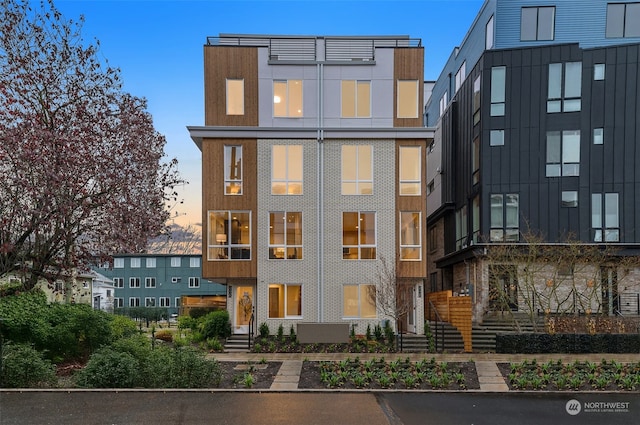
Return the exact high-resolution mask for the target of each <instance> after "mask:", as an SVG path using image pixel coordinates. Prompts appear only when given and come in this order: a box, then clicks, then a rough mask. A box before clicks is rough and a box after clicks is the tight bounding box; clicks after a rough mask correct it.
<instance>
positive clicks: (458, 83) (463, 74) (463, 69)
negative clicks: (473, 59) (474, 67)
mask: <svg viewBox="0 0 640 425" xmlns="http://www.w3.org/2000/svg"><path fill="white" fill-rule="evenodd" d="M466 79H467V61H463V62H462V64H461V65H460V67H459V68H458V70H457V71H456V75H455V85H454V90H453V92H454V93H458V90H460V88H461V87H462V84H464V81H465V80H466Z"/></svg>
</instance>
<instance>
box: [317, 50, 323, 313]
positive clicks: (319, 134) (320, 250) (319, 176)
mask: <svg viewBox="0 0 640 425" xmlns="http://www.w3.org/2000/svg"><path fill="white" fill-rule="evenodd" d="M323 71H324V69H323V64H322V62H318V64H317V72H316V75H317V84H316V87H317V91H318V93H317V96H318V130H317V135H316V141H317V146H318V151H317V152H318V160H317V166H318V169H317V182H318V183H317V184H318V196H317V199H318V209H317V211H318V213H317V214H318V257H317V258H318V260H317V266H318V322H319V323H322V322H324V207H323V202H324V195H323V193H324V145H323V137H324V135H323V130H322V121H323V119H322V115H323V111H322V107H323V105H324V102H323V94H322V78H323Z"/></svg>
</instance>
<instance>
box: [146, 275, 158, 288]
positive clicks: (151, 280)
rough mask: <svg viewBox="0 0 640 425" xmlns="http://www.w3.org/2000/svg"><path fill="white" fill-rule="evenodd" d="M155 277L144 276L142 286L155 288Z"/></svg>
mask: <svg viewBox="0 0 640 425" xmlns="http://www.w3.org/2000/svg"><path fill="white" fill-rule="evenodd" d="M156 284H157V282H156V278H155V277H145V278H144V287H145V288H155V287H156Z"/></svg>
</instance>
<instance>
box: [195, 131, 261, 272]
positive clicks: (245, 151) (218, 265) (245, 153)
mask: <svg viewBox="0 0 640 425" xmlns="http://www.w3.org/2000/svg"><path fill="white" fill-rule="evenodd" d="M256 143H257V141H256V140H255V139H204V140H203V141H202V253H203V256H202V277H203V278H205V279H215V278H235V277H245V278H248V277H251V278H255V277H256V276H257V272H258V268H257V260H256V259H257V255H258V251H257V236H256V235H257V223H258V214H257V208H258V196H257V187H258V179H257V168H256V164H257V146H256ZM225 145H235V146H242V167H243V170H242V193H243V194H242V195H234V196H230V195H229V196H227V195H225V194H224V146H225ZM213 210H216V211H229V210H234V211H251V260H250V261H242V260H234V261H208V260H207V245H208V239H207V237H208V230H209V223H208V211H213Z"/></svg>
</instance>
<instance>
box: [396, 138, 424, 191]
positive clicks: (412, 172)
mask: <svg viewBox="0 0 640 425" xmlns="http://www.w3.org/2000/svg"><path fill="white" fill-rule="evenodd" d="M421 174H422V148H421V147H420V146H400V195H418V196H419V195H420V194H421V190H422V187H421V184H422V178H421V177H422V176H421Z"/></svg>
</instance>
